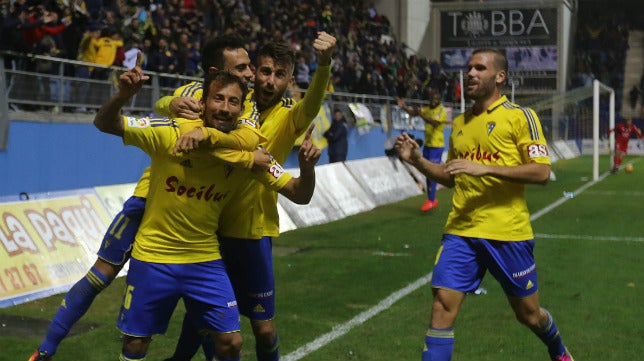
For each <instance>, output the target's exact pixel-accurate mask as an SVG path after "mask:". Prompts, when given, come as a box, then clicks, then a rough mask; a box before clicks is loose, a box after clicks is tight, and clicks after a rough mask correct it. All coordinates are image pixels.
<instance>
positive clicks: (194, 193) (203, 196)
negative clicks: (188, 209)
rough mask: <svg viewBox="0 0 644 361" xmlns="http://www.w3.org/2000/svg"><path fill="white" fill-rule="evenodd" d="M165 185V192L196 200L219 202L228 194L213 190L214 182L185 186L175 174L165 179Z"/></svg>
mask: <svg viewBox="0 0 644 361" xmlns="http://www.w3.org/2000/svg"><path fill="white" fill-rule="evenodd" d="M165 185H166V188H165V191H166V192H170V193H176V195H177V196H180V197H186V198H195V199H197V200H204V201H213V202H219V201H221V200H223V199H225V198H226V196H228V191H226V192H215V185H214V184H210V185H205V186H198V187H192V186H187V185H184V184H181V182H180V181H179V178H177V177H175V176H170V177H168V178H167V179H166V180H165Z"/></svg>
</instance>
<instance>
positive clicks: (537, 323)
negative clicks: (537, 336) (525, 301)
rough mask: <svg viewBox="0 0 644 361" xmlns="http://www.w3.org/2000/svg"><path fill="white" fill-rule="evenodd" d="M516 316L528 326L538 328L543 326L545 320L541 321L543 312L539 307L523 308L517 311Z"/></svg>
mask: <svg viewBox="0 0 644 361" xmlns="http://www.w3.org/2000/svg"><path fill="white" fill-rule="evenodd" d="M514 316H515V317H516V319H517V321H519V323H521V324H523V325H525V326H527V327H528V328H531V329H538V328H540V327H542V326H543V325H542V323H543V322H542V321H541V318H542V317H541V312H540V310H539V309H536V310H521V311H519V312H515V314H514Z"/></svg>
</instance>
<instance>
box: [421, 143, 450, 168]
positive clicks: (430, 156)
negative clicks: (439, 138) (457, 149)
mask: <svg viewBox="0 0 644 361" xmlns="http://www.w3.org/2000/svg"><path fill="white" fill-rule="evenodd" d="M444 150H445V148H435V147H428V146H426V145H425V146H423V158H425V159H427V160H429V161H430V162H432V163H437V164H440V163H441V161H442V158H443V151H444Z"/></svg>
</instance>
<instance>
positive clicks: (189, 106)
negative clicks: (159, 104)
mask: <svg viewBox="0 0 644 361" xmlns="http://www.w3.org/2000/svg"><path fill="white" fill-rule="evenodd" d="M201 111H202V106H201V102H200V101H199V100H197V99H195V98H192V97H177V98H174V99H172V101H171V102H170V112H172V114H173V115H174V116H175V117H177V118H185V119H190V120H196V119H199V118H200V117H201Z"/></svg>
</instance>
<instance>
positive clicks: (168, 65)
mask: <svg viewBox="0 0 644 361" xmlns="http://www.w3.org/2000/svg"><path fill="white" fill-rule="evenodd" d="M178 65H179V59H178V58H177V56H176V54H175V53H174V52H173V51H172V50H171V49H170V47H169V45H168V39H167V38H165V37H160V38H159V40H158V41H157V48H156V50H153V51H152V53H151V54H150V55H149V59H148V64H147V69H148V70H152V71H157V72H160V73H169V74H174V73H176V72H177V67H178ZM160 84H161V86H164V87H176V85H177V84H175V81H174V80H172V79H170V78H168V77H163V78H161V81H160Z"/></svg>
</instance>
